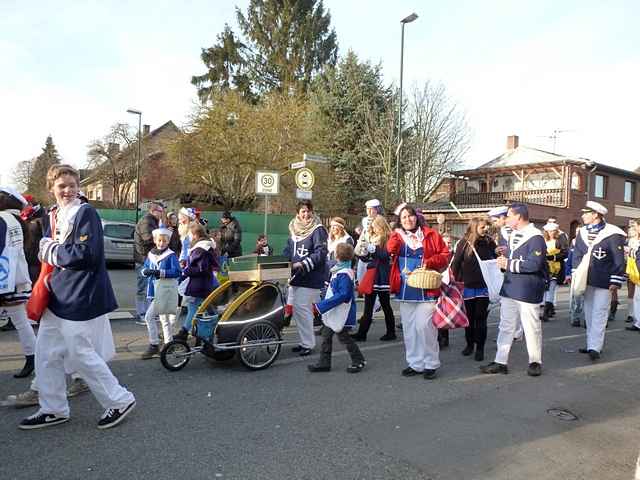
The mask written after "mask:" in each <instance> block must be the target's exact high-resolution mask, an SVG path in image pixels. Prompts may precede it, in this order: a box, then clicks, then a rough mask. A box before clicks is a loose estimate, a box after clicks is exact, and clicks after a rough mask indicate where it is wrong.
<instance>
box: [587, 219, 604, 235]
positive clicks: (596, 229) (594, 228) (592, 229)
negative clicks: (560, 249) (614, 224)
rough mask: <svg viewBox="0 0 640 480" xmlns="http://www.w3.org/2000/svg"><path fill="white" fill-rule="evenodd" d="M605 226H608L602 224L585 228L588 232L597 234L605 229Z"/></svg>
mask: <svg viewBox="0 0 640 480" xmlns="http://www.w3.org/2000/svg"><path fill="white" fill-rule="evenodd" d="M605 225H606V223H605V222H600V223H597V224H595V225H585V226H586V227H587V232H589V233H596V234H597V233H598V232H599V231H600V230H602V229H603V228H604V226H605Z"/></svg>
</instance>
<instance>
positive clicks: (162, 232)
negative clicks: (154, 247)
mask: <svg viewBox="0 0 640 480" xmlns="http://www.w3.org/2000/svg"><path fill="white" fill-rule="evenodd" d="M151 234H152V235H153V236H154V237H155V236H158V235H166V236H167V237H171V230H169V229H168V228H166V227H160V228H156V229H155V230H154V231H153V232H151Z"/></svg>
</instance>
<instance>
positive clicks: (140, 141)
mask: <svg viewBox="0 0 640 480" xmlns="http://www.w3.org/2000/svg"><path fill="white" fill-rule="evenodd" d="M127 113H131V114H133V115H137V116H138V159H137V162H136V224H137V223H138V218H139V215H138V214H139V206H140V161H141V160H142V112H141V111H140V110H134V109H132V108H130V109H128V110H127Z"/></svg>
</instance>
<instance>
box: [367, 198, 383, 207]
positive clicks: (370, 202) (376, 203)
mask: <svg viewBox="0 0 640 480" xmlns="http://www.w3.org/2000/svg"><path fill="white" fill-rule="evenodd" d="M364 206H365V207H367V208H373V207H379V206H380V200H378V199H377V198H373V199H371V200H367V201H366V203H365V204H364Z"/></svg>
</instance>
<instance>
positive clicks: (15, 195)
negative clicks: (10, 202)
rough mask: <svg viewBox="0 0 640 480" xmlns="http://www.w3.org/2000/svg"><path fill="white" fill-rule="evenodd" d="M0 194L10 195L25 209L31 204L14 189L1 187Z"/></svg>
mask: <svg viewBox="0 0 640 480" xmlns="http://www.w3.org/2000/svg"><path fill="white" fill-rule="evenodd" d="M0 192H4V193H8V194H9V195H11V196H12V197H13V198H15V199H16V200H18V201H19V202H20V203H21V204H22V206H23V207H26V206H27V205H29V202H27V200H26V199H25V198H24V197H23V196H22V194H21V193H20V192H18V191H17V190H16V189H15V188H13V187H0Z"/></svg>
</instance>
